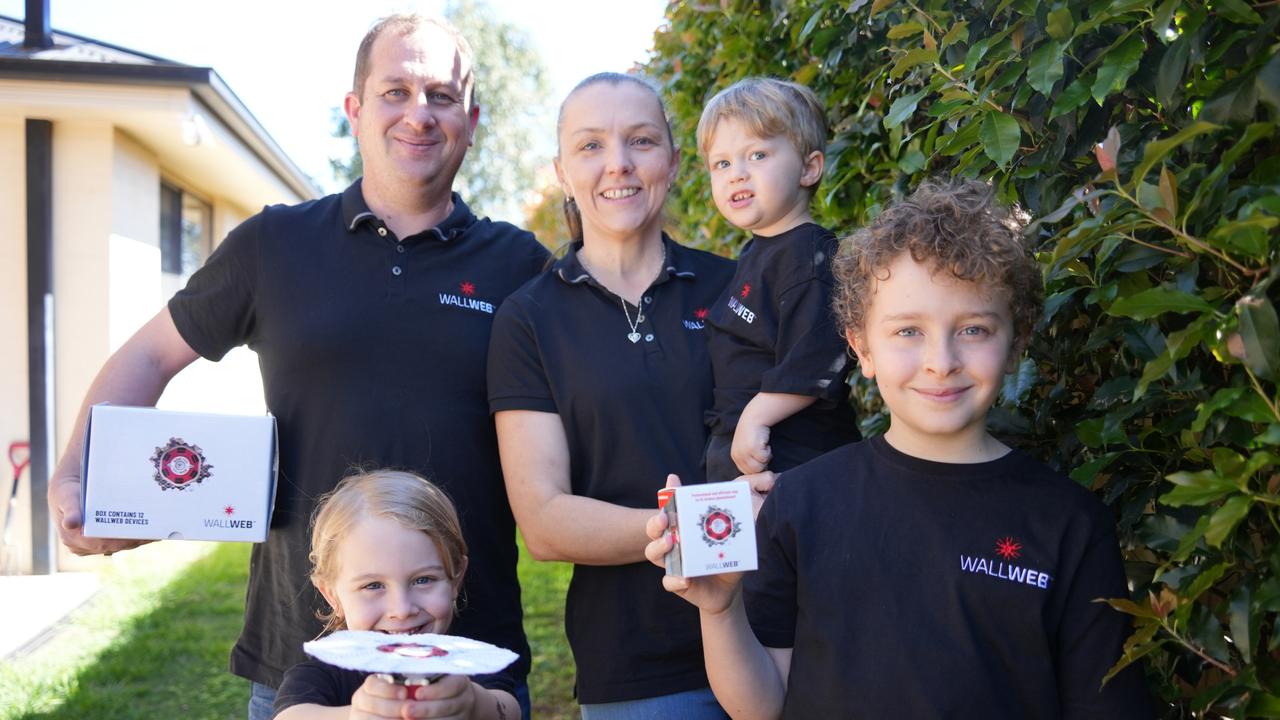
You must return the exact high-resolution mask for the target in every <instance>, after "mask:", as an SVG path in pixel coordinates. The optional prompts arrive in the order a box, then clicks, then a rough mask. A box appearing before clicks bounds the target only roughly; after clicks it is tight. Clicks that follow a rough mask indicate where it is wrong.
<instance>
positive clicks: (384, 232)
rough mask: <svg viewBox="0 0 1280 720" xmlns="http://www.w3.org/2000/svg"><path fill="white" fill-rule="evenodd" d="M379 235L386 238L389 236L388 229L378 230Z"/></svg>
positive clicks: (381, 228)
mask: <svg viewBox="0 0 1280 720" xmlns="http://www.w3.org/2000/svg"><path fill="white" fill-rule="evenodd" d="M378 235H379V236H381V237H386V236H387V229H386V228H383V227H380V228H378Z"/></svg>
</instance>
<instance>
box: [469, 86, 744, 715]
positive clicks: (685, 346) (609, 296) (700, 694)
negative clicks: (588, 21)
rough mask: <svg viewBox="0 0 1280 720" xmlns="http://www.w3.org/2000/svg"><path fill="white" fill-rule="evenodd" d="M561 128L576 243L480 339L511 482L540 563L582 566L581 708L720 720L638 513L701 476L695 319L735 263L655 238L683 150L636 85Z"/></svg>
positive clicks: (702, 401)
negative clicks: (671, 488) (674, 485)
mask: <svg viewBox="0 0 1280 720" xmlns="http://www.w3.org/2000/svg"><path fill="white" fill-rule="evenodd" d="M558 135H559V147H560V149H559V153H558V156H557V158H556V160H555V168H556V176H557V178H558V179H559V182H560V185H561V187H562V188H563V189H564V192H565V196H566V198H567V200H566V203H565V204H566V216H567V217H568V218H569V221H570V222H569V224H570V227H571V229H572V230H573V234H574V236H575V240H576V242H574V244H573V245H572V247H571V249H570V250H569V252H568V253H567V254H566V255H565V256H564V257H563V258H561V259H560V260H559V261H557V262H556V263H555V264H554V265H553V266H552V267H551V268H550V270H549V271H548V272H546V273H543V274H542V275H540V276H539V277H537V278H534V279H533V280H531V281H530V282H529V283H528V284H526V285H525V286H524V287H523V288H521V289H520V290H518V291H516V293H515V294H513V295H512V296H511V297H510V298H509V299H508V300H507V301H506V303H504V304H503V306H502V307H501V309H499V311H498V314H497V317H496V319H495V321H494V328H493V339H492V343H491V345H490V354H489V402H490V408H491V409H492V410H493V412H494V413H495V418H496V423H497V429H498V443H499V448H500V450H501V453H502V467H503V473H504V475H505V476H506V482H507V493H508V495H509V497H510V499H511V507H512V510H513V511H514V512H515V516H516V521H517V522H518V523H519V525H520V528H521V533H522V535H523V536H524V538H525V543H526V544H527V545H528V547H529V551H530V552H531V553H532V554H533V556H534V557H535V558H538V559H540V560H560V561H565V562H572V563H574V573H573V580H572V582H571V583H570V586H569V595H568V599H567V602H566V607H565V625H566V632H567V635H568V637H569V644H570V646H571V647H572V649H573V653H574V659H575V660H576V661H577V669H578V678H577V692H578V701H579V702H580V703H582V716H583V718H584V719H585V720H599V719H601V718H605V719H612V718H622V717H640V716H644V717H658V716H668V717H679V718H694V719H695V720H696V719H699V718H723V717H724V713H723V711H722V710H721V709H720V707H719V705H717V704H716V702H715V698H714V697H713V696H712V695H711V692H710V690H709V689H708V688H707V679H706V673H705V670H704V668H703V662H702V647H701V639H700V633H699V628H698V618H697V615H696V612H690V610H691V608H690V607H687V606H686V607H682V606H681V603H680V602H679V601H678V599H677V600H675V601H673V598H672V597H671V596H669V593H665V592H663V591H662V586H661V581H660V575H661V571H659V570H658V569H657V568H655V567H653V566H652V565H649V564H647V563H646V562H645V559H644V546H645V544H646V543H647V542H648V538H647V537H646V536H645V534H644V523H645V520H646V519H648V517H649V516H650V515H652V514H653V508H654V507H655V503H656V497H655V495H656V492H657V491H658V490H659V489H660V488H662V487H663V485H664V483H665V479H666V476H667V473H676V474H678V475H679V476H680V477H681V478H682V479H683V480H685V481H686V482H689V481H698V482H700V481H701V472H700V471H699V467H698V464H699V460H700V458H701V454H702V450H703V446H704V443H705V438H706V430H705V428H704V426H703V423H702V417H703V412H704V411H705V410H706V409H707V408H708V407H710V405H711V400H712V398H711V365H710V361H709V360H708V357H707V351H706V344H705V340H704V338H703V330H702V326H703V323H702V319H703V317H704V316H705V314H706V308H708V307H709V306H710V305H711V303H712V302H714V301H715V299H716V298H717V297H718V296H719V294H720V292H721V290H722V289H723V288H724V286H725V285H726V284H727V283H728V281H729V279H730V277H731V276H732V274H733V265H732V263H731V262H729V261H727V260H725V259H723V258H719V257H716V256H714V255H710V254H708V253H704V252H701V251H697V250H691V249H689V248H685V247H682V246H680V245H678V244H676V243H674V242H672V241H671V240H670V238H667V237H666V236H665V235H664V234H663V233H662V206H663V203H664V201H665V200H666V197H667V191H668V189H669V188H670V186H671V183H672V181H674V179H675V175H676V169H677V166H678V163H679V152H678V151H677V150H676V148H675V146H674V144H673V142H672V138H671V130H670V127H669V126H668V124H667V120H666V116H665V115H664V113H663V109H662V103H661V101H660V100H659V99H658V96H657V94H656V93H655V92H654V91H653V90H652V89H651V88H650V87H649V86H648V85H646V84H645V83H644V82H643V81H641V80H638V79H636V78H633V77H630V76H627V75H619V74H613V73H605V74H600V75H593V76H591V77H589V78H587V79H586V80H584V81H582V82H581V83H580V84H579V85H578V86H577V87H576V88H575V89H574V90H573V92H571V93H570V94H569V97H568V98H566V99H565V101H564V104H563V105H561V107H560V119H559V123H558ZM686 605H687V604H686Z"/></svg>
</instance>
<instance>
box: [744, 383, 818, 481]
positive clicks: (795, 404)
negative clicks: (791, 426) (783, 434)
mask: <svg viewBox="0 0 1280 720" xmlns="http://www.w3.org/2000/svg"><path fill="white" fill-rule="evenodd" d="M817 400H818V398H816V397H812V396H809V395H793V394H791V393H773V392H760V393H756V396H755V397H753V398H751V402H749V403H747V406H746V407H744V408H743V409H742V416H741V417H740V418H739V419H738V427H737V429H735V430H734V432H733V445H732V447H731V448H730V450H729V454H730V456H732V457H733V462H734V464H735V465H737V466H738V471H739V472H741V473H742V474H743V475H750V474H752V473H758V472H763V471H765V470H767V469H768V467H769V460H770V459H772V457H773V452H772V451H771V449H770V448H769V432H770V430H771V429H772V428H773V426H774V425H777V424H778V423H780V422H782V421H783V420H786V419H787V418H789V417H791V416H792V415H795V414H796V413H798V412H800V411H801V410H803V409H805V408H807V407H809V406H810V405H812V404H813V403H814V402H816V401H817Z"/></svg>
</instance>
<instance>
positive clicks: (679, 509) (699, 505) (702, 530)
mask: <svg viewBox="0 0 1280 720" xmlns="http://www.w3.org/2000/svg"><path fill="white" fill-rule="evenodd" d="M658 507H659V508H661V509H662V510H663V511H664V512H665V513H666V514H667V520H668V524H667V527H668V529H669V530H668V532H670V533H671V535H672V539H673V540H674V541H675V547H673V548H672V549H671V552H669V553H667V574H668V575H682V576H684V577H700V576H702V575H719V574H720V573H727V572H745V571H748V570H755V569H756V567H757V560H756V523H755V516H754V515H753V514H752V512H751V485H750V484H749V483H747V481H745V480H734V481H732V482H722V483H706V484H703V485H688V486H682V487H678V488H664V489H662V490H659V491H658Z"/></svg>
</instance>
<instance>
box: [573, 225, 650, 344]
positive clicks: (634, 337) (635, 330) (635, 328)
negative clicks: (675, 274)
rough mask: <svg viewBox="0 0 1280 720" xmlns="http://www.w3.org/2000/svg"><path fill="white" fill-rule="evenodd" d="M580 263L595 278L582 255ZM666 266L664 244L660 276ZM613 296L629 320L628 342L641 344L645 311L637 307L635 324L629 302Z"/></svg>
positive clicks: (579, 259) (616, 295) (615, 295)
mask: <svg viewBox="0 0 1280 720" xmlns="http://www.w3.org/2000/svg"><path fill="white" fill-rule="evenodd" d="M578 262H579V263H581V264H582V267H583V268H585V269H586V271H587V273H588V274H590V275H591V276H592V277H595V274H594V273H592V272H591V268H590V267H589V266H588V265H587V263H586V262H584V261H583V260H582V256H581V255H579V256H578ZM666 266H667V245H666V243H663V245H662V264H660V265H659V266H658V274H659V275H661V274H662V269H663V268H665V267H666ZM597 282H599V281H597ZM601 287H604V285H601ZM605 289H606V290H608V288H605ZM609 292H613V291H612V290H609ZM613 296H614V297H616V298H618V304H619V305H621V306H622V316H623V317H625V318H626V319H627V327H629V328H631V332H629V333H627V339H628V340H630V341H631V342H632V344H635V343H638V342H640V323H642V322H644V310H643V309H642V308H641V307H640V306H639V305H636V319H635V321H634V322H633V321H632V320H631V311H630V310H627V301H626V299H625V298H623V297H622V296H621V295H619V294H618V293H613ZM643 297H644V296H643V295H642V296H641V298H642V299H641V302H643ZM652 304H653V302H652V301H650V306H651V307H650V309H651V310H652V309H653V308H652Z"/></svg>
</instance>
